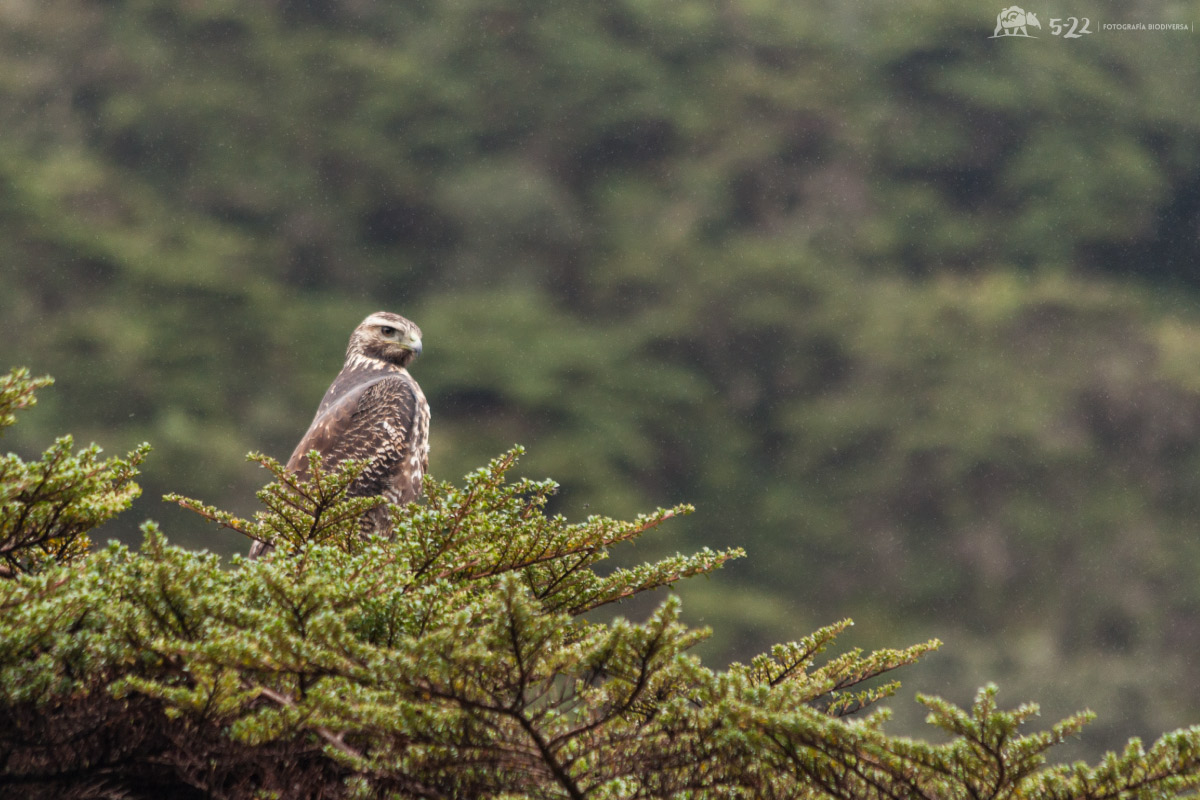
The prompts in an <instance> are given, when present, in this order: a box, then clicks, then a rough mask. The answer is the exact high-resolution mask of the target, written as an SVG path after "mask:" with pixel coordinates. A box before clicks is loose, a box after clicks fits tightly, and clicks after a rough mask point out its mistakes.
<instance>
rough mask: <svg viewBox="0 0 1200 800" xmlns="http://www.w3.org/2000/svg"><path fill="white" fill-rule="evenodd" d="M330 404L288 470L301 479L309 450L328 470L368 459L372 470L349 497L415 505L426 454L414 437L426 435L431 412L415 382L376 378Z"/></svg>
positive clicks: (393, 377)
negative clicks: (384, 498)
mask: <svg viewBox="0 0 1200 800" xmlns="http://www.w3.org/2000/svg"><path fill="white" fill-rule="evenodd" d="M330 400H331V402H330V403H329V404H328V405H327V406H326V407H325V408H324V410H323V411H322V412H321V413H320V414H318V415H317V418H316V419H314V420H313V423H312V425H311V426H310V427H309V429H308V432H307V433H306V434H304V437H303V438H302V439H301V440H300V444H298V445H297V446H296V450H295V451H294V452H293V453H292V457H291V458H290V459H288V465H287V466H288V469H289V470H292V471H293V472H297V473H301V474H303V473H304V472H305V471H306V470H307V468H308V453H309V451H310V450H316V451H318V452H319V453H320V454H321V456H322V458H323V459H324V464H325V466H326V467H327V468H332V467H333V466H336V465H337V464H338V463H339V462H341V461H344V460H345V459H347V458H355V459H366V460H368V461H369V464H368V466H367V468H366V469H365V470H364V471H363V473H362V475H360V476H359V478H358V480H357V481H355V483H354V485H353V486H351V487H350V491H349V494H351V495H355V496H359V497H362V496H369V495H376V494H386V495H387V496H388V500H390V501H391V502H394V503H406V502H408V501H409V500H415V499H416V497H417V494H418V493H419V492H420V480H421V473H422V472H424V466H425V452H424V441H423V437H422V440H421V441H419V442H418V441H417V438H418V437H417V436H415V435H414V434H416V433H418V432H420V433H422V434H423V433H424V432H425V431H426V430H427V426H426V425H425V424H422V423H423V422H424V420H425V419H427V412H425V411H424V409H423V407H424V404H425V398H424V396H423V395H422V394H421V390H420V389H419V388H418V387H417V386H416V383H415V382H414V381H413V379H412V378H411V377H409V376H408V375H407V374H404V375H386V376H382V377H376V378H373V379H372V380H370V381H366V382H363V383H360V384H358V385H355V386H353V387H352V388H350V389H349V390H348V391H347V392H346V393H345V394H344V395H343V396H341V397H336V398H330ZM322 405H323V406H324V405H325V404H322ZM414 447H417V448H418V449H419V452H418V449H414ZM414 454H419V456H420V458H418V459H414V458H413V456H414ZM414 470H415V471H416V474H415V475H414V474H413V472H414Z"/></svg>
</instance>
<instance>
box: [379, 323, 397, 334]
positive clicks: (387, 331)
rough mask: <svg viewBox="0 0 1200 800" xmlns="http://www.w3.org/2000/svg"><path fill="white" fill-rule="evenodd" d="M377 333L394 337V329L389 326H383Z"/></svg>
mask: <svg viewBox="0 0 1200 800" xmlns="http://www.w3.org/2000/svg"><path fill="white" fill-rule="evenodd" d="M379 332H380V333H382V334H383V335H384V336H395V335H396V329H395V328H393V327H391V326H390V325H384V326H383V327H382V328H380V329H379Z"/></svg>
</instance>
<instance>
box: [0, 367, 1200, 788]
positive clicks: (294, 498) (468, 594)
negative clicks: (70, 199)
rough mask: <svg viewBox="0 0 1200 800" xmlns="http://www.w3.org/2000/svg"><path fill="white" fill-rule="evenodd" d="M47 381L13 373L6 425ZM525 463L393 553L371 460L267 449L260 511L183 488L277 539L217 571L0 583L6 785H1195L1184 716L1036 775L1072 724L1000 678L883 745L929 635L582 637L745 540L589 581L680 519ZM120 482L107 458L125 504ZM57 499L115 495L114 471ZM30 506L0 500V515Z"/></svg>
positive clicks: (245, 528)
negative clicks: (608, 505)
mask: <svg viewBox="0 0 1200 800" xmlns="http://www.w3.org/2000/svg"><path fill="white" fill-rule="evenodd" d="M46 382H47V381H45V380H42V381H32V380H30V379H29V378H28V376H27V375H26V374H25V373H23V372H14V373H13V374H11V375H10V376H9V378H8V379H7V382H6V384H5V386H6V390H5V395H4V396H5V398H6V401H5V402H6V406H5V410H4V413H5V415H6V417H5V418H6V421H8V422H11V414H10V412H11V411H12V410H14V409H16V408H19V407H21V406H27V405H28V404H29V403H30V402H32V392H33V390H34V389H35V388H36V387H37V386H40V385H44V384H45V383H46ZM88 452H90V451H88ZM520 452H521V451H520V449H519V448H516V449H514V450H512V451H511V452H509V453H508V454H506V455H505V456H503V457H500V458H497V459H495V460H493V461H492V462H491V463H490V464H489V465H488V466H487V467H486V468H483V469H480V470H477V471H475V472H473V473H471V474H470V475H468V476H467V478H466V480H465V483H464V485H463V486H462V487H455V486H452V485H450V484H446V483H439V482H436V481H433V480H430V479H427V482H426V492H427V496H428V501H427V502H426V503H425V504H424V505H419V506H418V505H416V504H412V505H409V506H408V507H407V508H398V507H393V508H392V509H391V511H392V515H393V516H392V519H393V522H394V526H395V536H394V537H391V538H383V537H377V536H375V537H371V538H367V539H363V538H360V533H359V531H360V529H359V526H358V523H357V519H358V517H359V515H361V513H362V512H363V511H364V510H365V507H366V506H367V505H369V504H371V503H374V502H377V501H375V500H371V499H363V498H347V497H346V496H345V489H346V487H347V486H348V485H349V483H350V482H351V481H352V480H353V478H354V476H355V475H356V473H357V470H360V469H361V468H362V466H363V465H362V464H354V463H348V464H343V465H340V466H339V468H338V469H337V470H336V471H335V472H332V473H329V472H322V471H321V470H320V464H319V461H318V457H317V456H316V455H315V454H314V455H313V459H314V463H313V465H312V466H313V468H314V469H313V475H312V479H311V481H307V482H299V481H297V479H296V478H295V477H294V476H292V475H289V474H288V473H287V472H286V471H284V470H283V469H282V468H281V467H280V466H279V464H278V463H277V462H274V461H272V460H270V459H266V458H261V457H257V460H260V461H261V462H262V463H263V464H264V465H265V466H266V467H267V468H268V469H269V470H270V471H271V473H272V474H273V476H274V478H275V480H274V481H273V482H272V483H271V484H270V485H268V486H267V487H266V488H265V489H263V491H262V493H261V495H260V498H261V499H262V500H263V504H264V506H265V508H264V510H262V511H260V512H258V513H256V514H255V515H254V517H253V519H240V518H237V517H235V516H233V515H230V514H228V513H225V512H221V511H218V510H216V509H213V508H211V507H209V506H205V505H203V504H201V503H198V502H197V501H193V500H188V499H185V498H179V497H176V498H173V499H174V500H175V501H176V502H179V503H181V504H184V505H185V506H187V507H189V508H192V509H193V510H196V511H198V512H199V513H201V514H203V515H204V516H206V517H209V518H210V519H212V520H214V521H216V522H218V523H220V524H222V525H225V526H228V527H231V528H233V529H235V530H238V531H240V532H242V533H244V534H245V535H247V536H249V537H252V538H255V539H258V540H261V541H265V542H268V543H270V544H273V545H274V546H275V549H274V550H273V551H272V552H271V554H270V555H268V556H267V557H266V558H264V559H261V560H258V561H250V560H247V559H244V558H241V557H234V559H233V561H232V563H231V564H229V565H224V564H222V563H221V560H220V559H219V558H218V557H216V556H214V555H212V554H208V553H197V552H193V551H189V550H185V549H182V548H179V547H175V546H172V545H170V544H169V543H168V542H167V540H166V537H165V536H164V535H163V534H162V533H161V532H160V531H159V530H158V528H157V526H155V525H154V524H152V523H147V524H146V525H145V526H143V530H144V535H145V538H144V541H143V544H142V546H141V548H140V549H138V550H132V549H130V548H128V547H126V546H124V545H121V544H119V543H116V542H112V543H110V544H109V545H108V546H107V547H106V548H104V549H102V550H99V551H96V552H93V553H91V554H82V553H79V552H76V551H74V550H71V549H64V548H60V549H51V550H47V551H46V557H45V558H40V559H37V560H35V561H29V562H23V567H24V568H23V569H22V570H21V571H20V572H19V573H18V572H15V571H10V572H9V573H7V574H6V578H7V580H4V581H0V609H2V610H3V614H2V615H0V785H4V786H6V787H8V788H10V789H15V790H16V791H19V793H20V796H22V797H26V798H40V797H54V798H112V797H123V798H142V797H145V798H151V797H165V796H171V797H178V798H191V797H196V798H199V797H210V798H212V797H216V798H243V797H244V798H262V797H287V798H336V797H357V798H368V797H380V798H382V797H390V798H403V797H414V798H418V797H421V798H457V797H477V798H483V797H497V798H500V797H505V798H517V797H528V798H585V797H586V798H597V800H600V799H602V798H639V797H640V798H717V797H722V798H739V797H742V798H776V797H778V798H783V797H787V798H797V797H811V798H818V797H830V798H847V799H848V798H863V799H864V800H865V799H866V798H913V797H917V798H930V800H932V799H933V798H938V799H939V800H943V799H945V798H964V800H965V799H966V798H972V799H974V798H984V797H987V798H998V797H1026V798H1046V799H1047V800H1049V799H1050V798H1081V799H1082V798H1096V799H1097V800H1099V799H1100V798H1150V797H1163V796H1167V795H1172V794H1176V793H1180V792H1183V791H1185V790H1188V789H1191V788H1193V787H1195V786H1197V785H1200V728H1193V729H1188V730H1184V731H1179V732H1176V733H1173V734H1168V735H1166V736H1164V737H1162V738H1161V739H1160V740H1159V741H1158V742H1157V743H1156V744H1155V745H1154V746H1153V747H1151V748H1150V749H1149V750H1148V751H1146V750H1143V748H1142V747H1141V745H1140V743H1138V742H1137V741H1136V740H1135V741H1131V742H1130V744H1129V746H1128V747H1127V748H1126V750H1125V751H1124V752H1123V753H1121V754H1119V755H1118V754H1110V755H1109V756H1107V757H1106V758H1105V759H1104V760H1103V761H1102V762H1101V763H1100V764H1099V765H1097V766H1095V767H1088V766H1086V765H1084V764H1082V763H1079V764H1074V765H1071V766H1047V763H1046V757H1045V753H1046V751H1047V750H1048V749H1049V748H1050V747H1052V746H1053V745H1055V744H1057V743H1059V742H1061V741H1062V740H1063V739H1064V738H1065V737H1068V736H1070V735H1072V734H1074V733H1075V732H1077V731H1078V730H1079V728H1080V727H1081V726H1082V725H1083V724H1085V722H1086V721H1087V719H1088V717H1089V715H1087V714H1079V715H1075V716H1073V717H1071V718H1070V719H1067V720H1065V721H1063V722H1061V723H1058V724H1057V725H1055V726H1053V727H1051V728H1050V729H1049V730H1047V731H1044V732H1039V733H1027V732H1024V731H1023V730H1022V726H1023V725H1024V723H1026V722H1027V721H1028V719H1029V718H1030V717H1031V716H1033V715H1035V714H1036V713H1037V708H1036V707H1035V706H1032V705H1025V706H1021V707H1019V708H1017V709H1015V710H1012V711H1004V710H1001V709H999V707H998V706H997V704H996V700H995V697H996V689H995V687H992V686H989V687H987V688H985V689H983V690H981V691H980V692H979V694H978V696H977V698H976V701H975V704H974V705H973V706H972V708H970V709H960V708H957V707H955V706H954V705H952V704H950V703H947V702H945V701H943V700H940V699H938V698H923V699H922V702H924V703H925V704H926V705H927V706H928V708H929V711H930V716H929V721H930V722H931V723H933V724H934V725H936V726H937V727H938V728H940V729H941V730H943V731H944V732H946V733H948V734H949V735H950V740H949V741H948V742H947V743H945V744H937V745H934V744H928V743H925V742H922V741H917V740H913V739H907V738H897V737H893V736H890V735H888V734H887V733H885V732H884V730H883V723H884V721H885V719H886V716H887V714H886V712H882V711H875V712H873V713H870V714H866V715H864V713H863V712H864V711H865V710H866V709H868V708H869V707H871V706H873V705H874V704H875V703H876V702H877V701H878V700H880V699H881V698H883V697H886V696H888V695H889V694H890V693H891V692H892V691H893V690H894V688H895V684H892V683H884V684H880V683H878V682H877V681H875V682H872V679H876V678H879V677H880V676H883V675H885V674H887V673H890V672H891V671H892V670H894V669H896V668H897V667H900V666H903V665H906V664H910V663H912V662H913V661H914V660H916V659H917V658H919V657H920V656H921V655H923V654H924V653H926V652H928V651H929V650H930V649H932V648H934V647H936V646H937V645H938V643H937V642H935V641H931V642H928V643H926V644H923V645H917V646H914V647H909V648H906V649H903V650H880V651H876V652H873V653H867V654H864V653H862V652H859V651H851V652H847V653H844V654H842V655H839V656H834V657H830V658H822V654H823V653H824V651H826V649H827V648H828V647H829V646H830V645H831V644H832V643H833V641H834V639H835V638H836V636H837V635H838V634H839V633H841V632H842V631H843V630H844V629H845V628H846V627H847V626H848V625H849V624H850V623H849V621H844V622H841V623H839V624H837V625H833V626H829V627H826V628H823V629H821V630H820V631H818V632H816V633H814V634H813V635H811V636H808V637H806V638H804V639H802V640H800V641H798V642H792V643H789V644H785V645H778V646H776V647H774V648H772V650H771V651H770V652H769V653H768V654H763V655H760V656H758V657H756V658H755V659H753V660H752V661H751V662H750V663H748V664H733V665H732V666H731V667H730V668H729V669H728V670H726V671H723V672H716V671H713V670H711V669H708V668H706V667H705V666H703V665H702V664H701V662H700V661H699V660H698V659H697V658H696V657H695V656H694V655H692V654H691V653H690V652H689V650H690V649H691V648H692V647H693V646H694V645H695V644H696V643H697V642H698V641H700V640H701V639H703V638H704V637H705V636H706V635H707V632H706V631H704V630H697V629H692V628H689V627H688V626H686V625H684V624H682V623H681V622H680V619H679V611H680V605H679V601H678V599H677V598H675V597H673V596H672V597H668V598H667V599H665V600H663V601H662V602H660V603H659V605H658V606H657V608H656V609H655V610H654V611H653V612H652V613H651V614H650V615H649V616H648V618H647V619H646V620H645V621H644V622H640V623H639V622H633V621H630V620H628V619H624V618H621V617H617V618H615V619H613V620H612V621H610V622H600V621H597V620H596V619H595V618H594V617H589V616H587V612H590V611H592V610H594V609H596V608H599V607H601V606H604V605H607V604H610V603H614V602H618V601H621V600H623V599H625V598H628V597H632V596H635V595H638V594H641V593H644V592H647V591H649V590H652V589H655V588H657V587H661V586H665V585H671V584H673V583H675V582H676V581H679V580H682V579H684V578H687V577H690V576H693V575H703V574H707V573H709V572H711V571H712V570H714V569H716V568H718V567H719V566H720V565H721V564H722V563H724V562H725V561H726V560H728V559H730V558H733V557H737V556H739V555H741V552H740V551H739V550H727V551H721V552H712V551H707V550H706V551H701V552H699V553H696V554H694V555H690V556H683V555H680V556H675V557H673V558H667V559H664V560H661V561H658V562H654V563H648V564H644V565H641V566H638V567H634V568H629V569H616V570H611V571H608V572H607V573H604V572H603V571H601V570H598V569H597V568H598V567H599V566H600V565H601V564H602V562H603V561H604V560H605V559H606V558H607V556H608V553H609V550H610V548H611V547H613V546H615V545H618V544H621V543H623V542H627V541H630V540H633V539H636V538H638V537H640V536H642V535H644V534H646V533H647V532H648V531H651V530H653V529H654V528H656V527H657V526H658V525H660V524H661V523H663V522H665V521H667V520H669V519H671V518H672V517H674V516H676V515H678V514H681V513H686V512H687V511H688V509H687V507H684V506H680V507H676V508H673V509H665V510H663V509H660V510H659V511H656V512H655V513H653V514H649V515H646V516H642V517H639V518H638V519H636V520H633V521H631V522H619V521H616V520H612V519H608V518H604V517H597V516H593V517H589V518H588V519H586V520H584V521H583V522H580V523H574V524H572V523H568V522H567V521H566V520H565V519H564V518H563V517H561V516H550V515H547V514H546V513H545V506H546V502H547V499H548V497H549V496H550V494H551V493H552V492H553V491H554V488H555V487H554V484H553V483H552V482H550V481H530V480H516V481H510V480H509V479H508V477H507V473H508V472H509V471H510V469H511V468H512V466H513V464H514V463H515V461H516V458H517V456H518V455H519V454H520ZM78 470H79V467H78V465H77V464H76V463H75V462H70V463H68V462H65V461H55V462H53V463H52V464H51V465H50V466H47V467H45V468H44V469H43V473H42V474H43V477H44V479H45V482H46V483H59V482H64V481H67V480H68V479H69V478H70V477H71V476H72V475H73V474H76V473H77V472H78ZM132 470H133V466H132V465H131V464H130V463H127V462H121V463H120V464H118V465H116V466H112V467H111V468H110V472H111V475H114V476H116V477H117V478H119V482H120V486H121V487H122V491H124V492H126V493H127V492H128V491H130V490H131V487H132V484H131V483H130V482H129V477H130V474H131V471H132ZM23 480H24V476H23V474H22V473H17V472H13V471H10V472H6V473H5V475H4V478H3V482H2V483H0V490H3V491H4V496H5V497H16V496H21V497H25V496H27V495H22V494H20V493H21V492H22V491H23V490H22V485H23V484H22V481H23ZM61 495H62V501H63V502H68V501H69V502H71V503H74V504H78V505H81V506H87V507H91V506H96V507H102V508H104V509H106V510H108V511H110V512H111V511H112V508H113V506H114V500H113V497H114V494H113V490H112V488H111V487H110V485H109V484H108V483H105V482H103V481H91V482H83V481H78V480H76V481H75V482H73V483H70V484H69V485H66V486H65V487H64V488H63V490H62V492H61ZM118 496H120V497H125V496H126V495H125V494H120V493H118ZM31 502H37V500H36V497H35V498H34V500H33V501H31ZM24 515H25V505H24V504H23V501H20V500H17V501H13V502H10V503H7V504H6V505H5V506H4V508H3V516H2V518H0V520H2V521H3V522H4V524H5V525H9V524H10V522H11V520H12V519H13V518H21V517H23V516H24ZM91 519H92V520H93V521H99V520H100V519H101V517H99V516H96V517H93V518H91ZM7 529H10V528H6V530H7ZM85 532H86V526H80V530H79V531H77V532H76V533H77V535H78V534H82V533H85Z"/></svg>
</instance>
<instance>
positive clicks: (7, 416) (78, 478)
mask: <svg viewBox="0 0 1200 800" xmlns="http://www.w3.org/2000/svg"><path fill="white" fill-rule="evenodd" d="M51 383H53V381H52V380H51V379H50V378H30V377H29V371H28V370H25V369H14V370H12V371H11V372H9V373H8V375H6V376H4V377H3V378H2V379H0V431H3V429H4V428H7V427H8V426H10V425H12V424H13V422H14V421H15V420H16V416H15V414H14V412H16V411H19V410H21V409H25V408H29V407H30V406H32V405H33V404H34V403H35V402H37V400H36V398H35V396H34V393H35V392H36V391H37V390H38V389H39V388H41V387H44V386H49V385H50V384H51ZM73 445H74V440H73V439H72V438H71V437H70V436H62V437H60V438H59V439H58V440H56V441H55V442H54V445H53V446H51V447H50V449H48V450H46V452H45V453H43V454H42V459H41V461H39V462H36V463H25V462H24V461H22V460H21V459H20V458H19V457H17V456H16V455H15V454H13V453H9V454H8V455H6V456H4V457H3V459H0V577H12V576H14V575H16V574H17V573H21V572H36V571H38V570H39V569H40V568H41V567H42V566H44V565H45V564H47V563H49V562H56V563H64V564H65V563H68V562H71V561H74V560H75V559H78V558H81V557H82V556H83V554H84V553H85V552H87V548H88V545H90V544H91V541H90V540H89V539H88V537H87V532H88V531H90V530H91V529H92V528H95V527H96V526H97V525H100V524H101V523H103V522H105V521H107V520H108V519H110V518H112V517H114V516H116V515H117V514H119V513H120V512H121V511H124V510H125V509H126V508H128V507H129V504H130V503H131V502H132V501H133V499H134V498H135V497H137V496H138V495H139V494H140V493H141V489H140V487H138V485H137V484H136V483H134V482H133V478H134V476H136V475H137V474H138V470H137V467H138V465H139V464H140V463H141V462H142V460H143V459H144V458H145V457H146V455H147V454H148V453H149V452H150V448H149V446H148V445H142V446H141V447H139V448H137V449H136V450H134V451H133V452H131V453H130V454H129V455H127V456H126V457H125V458H123V459H121V458H109V459H101V458H100V448H99V447H97V446H96V445H94V444H93V445H91V446H90V447H87V448H85V449H83V450H80V451H79V452H78V453H76V454H74V455H72V454H71V448H72V447H73Z"/></svg>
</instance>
